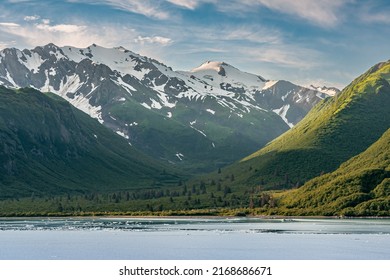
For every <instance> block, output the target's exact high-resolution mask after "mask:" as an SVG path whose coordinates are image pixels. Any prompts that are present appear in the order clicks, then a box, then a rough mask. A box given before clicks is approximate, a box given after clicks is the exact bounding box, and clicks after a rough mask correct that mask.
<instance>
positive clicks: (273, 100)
mask: <svg viewBox="0 0 390 280" xmlns="http://www.w3.org/2000/svg"><path fill="white" fill-rule="evenodd" d="M210 63H211V64H213V63H212V62H210ZM210 63H209V64H210ZM214 64H215V65H214V66H215V67H216V66H218V69H217V70H218V71H214V70H215V69H214V70H210V69H208V70H199V69H198V70H199V71H196V72H185V71H173V70H172V68H171V67H168V66H166V65H164V64H163V63H161V62H158V61H157V60H154V59H151V58H147V57H144V56H141V55H138V54H135V53H133V52H131V51H129V50H126V49H125V48H123V47H118V48H103V47H100V46H97V45H96V44H93V45H91V46H89V47H87V48H75V47H70V46H67V47H61V48H60V47H58V46H56V45H54V44H49V45H46V46H42V47H36V48H35V49H33V50H27V49H25V50H22V51H20V50H17V49H5V50H3V51H1V52H0V84H1V83H2V84H3V85H5V86H8V87H16V88H18V87H26V86H30V87H33V88H36V89H39V90H41V91H44V92H53V93H55V94H57V95H59V96H61V97H63V98H64V99H66V100H67V101H69V102H70V103H71V104H72V105H74V106H75V107H77V108H79V109H81V110H82V111H84V112H85V113H87V114H89V115H90V116H91V117H93V118H96V119H97V120H98V121H99V122H100V123H102V124H104V125H105V126H107V127H109V128H110V129H111V130H113V131H114V132H116V133H117V134H119V135H121V136H122V137H124V138H125V139H126V140H127V141H128V142H129V143H131V144H132V145H134V146H136V147H137V148H138V149H140V150H142V151H144V152H145V153H147V154H148V155H149V156H152V157H156V158H159V159H163V160H165V161H167V162H170V163H172V164H176V165H178V166H181V167H184V168H187V169H188V170H190V171H191V170H192V171H194V172H206V171H211V170H213V169H215V168H218V167H220V166H224V165H226V164H229V163H232V162H234V161H236V160H238V159H239V158H242V157H243V156H245V155H247V154H249V153H252V152H254V151H256V150H257V149H259V148H260V147H262V146H263V145H264V144H266V143H267V142H268V141H270V140H272V139H273V138H275V137H277V136H278V135H280V134H281V133H283V132H284V131H286V130H288V129H289V128H290V127H292V126H294V125H295V124H296V123H297V122H299V121H300V120H301V119H302V118H303V116H304V115H306V113H307V112H308V111H309V110H310V108H311V107H312V106H313V105H314V104H316V103H317V102H319V101H320V100H322V99H323V98H325V97H326V96H327V95H326V94H324V93H322V92H319V91H316V90H311V89H307V88H303V87H300V86H297V85H294V84H292V83H282V82H280V81H276V82H275V83H274V84H272V82H270V81H268V82H267V81H266V79H264V78H262V77H261V76H259V75H254V74H250V73H246V72H242V71H240V70H238V69H237V68H235V67H233V66H231V65H229V64H227V63H225V64H224V65H222V63H219V64H218V63H214ZM217 64H218V65H217ZM215 67H214V68H215ZM220 67H222V68H221V69H223V72H224V73H222V72H220V71H219V70H221V69H219V68H220ZM204 71H206V72H207V73H206V72H204ZM219 72H220V73H219ZM222 74H224V75H222ZM174 135H178V136H180V137H179V138H182V139H178V138H177V137H174ZM181 135H184V136H185V137H184V139H183V137H181ZM186 139H193V141H194V142H195V143H197V145H196V147H198V148H197V149H195V150H194V149H193V148H192V147H189V146H188V145H184V144H183V143H184V142H186V141H188V140H186ZM233 147H235V148H233ZM177 155H183V156H179V157H178V156H177ZM211 155H213V156H214V157H215V156H216V155H219V157H220V158H221V159H220V160H215V159H214V160H213V159H212V157H211Z"/></svg>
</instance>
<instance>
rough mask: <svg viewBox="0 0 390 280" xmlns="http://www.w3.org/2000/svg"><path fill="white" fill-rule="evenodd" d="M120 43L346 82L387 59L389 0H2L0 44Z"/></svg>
mask: <svg viewBox="0 0 390 280" xmlns="http://www.w3.org/2000/svg"><path fill="white" fill-rule="evenodd" d="M50 42H52V43H55V44H57V45H59V46H64V45H71V46H76V47H86V46H89V45H91V44H92V43H96V44H98V45H101V46H105V47H115V46H123V47H125V48H127V49H129V50H132V51H134V52H136V53H140V54H142V55H146V56H149V57H152V58H155V59H158V60H160V61H161V62H163V63H165V64H167V65H168V66H171V67H173V69H175V70H190V69H192V68H195V67H197V66H198V65H200V64H201V63H203V62H204V61H206V60H218V61H225V62H227V63H229V64H232V65H233V66H235V67H237V68H239V69H240V70H243V71H246V72H251V73H255V74H259V75H262V76H263V77H265V78H267V79H285V80H290V81H292V82H295V83H298V84H301V85H309V84H315V85H327V86H337V87H340V88H342V87H344V86H346V85H347V84H348V83H350V82H351V81H352V80H353V79H354V78H355V77H356V76H358V75H359V74H361V73H363V72H364V71H366V70H367V69H368V68H369V67H371V66H372V65H374V64H376V63H378V62H380V61H385V60H389V59H390V47H389V46H390V2H389V1H387V0H367V1H359V0H318V1H314V0H295V1H294V0H230V1H229V0H63V1H61V0H58V1H57V0H55V1H44V0H43V1H42V0H39V1H37V0H3V1H1V2H0V49H3V48H7V47H17V48H21V49H22V48H33V47H35V46H41V45H44V44H47V43H50Z"/></svg>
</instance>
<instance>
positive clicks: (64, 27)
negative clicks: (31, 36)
mask: <svg viewBox="0 0 390 280" xmlns="http://www.w3.org/2000/svg"><path fill="white" fill-rule="evenodd" d="M36 28H37V29H40V30H43V31H47V32H49V33H50V32H60V33H61V32H62V33H82V32H83V31H85V29H86V26H79V25H74V24H58V25H49V24H45V23H41V24H37V25H36Z"/></svg>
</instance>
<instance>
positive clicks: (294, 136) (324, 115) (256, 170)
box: [225, 61, 390, 189]
mask: <svg viewBox="0 0 390 280" xmlns="http://www.w3.org/2000/svg"><path fill="white" fill-rule="evenodd" d="M389 82H390V61H388V62H384V63H380V64H378V65H375V66H374V67H372V68H371V69H370V70H369V71H367V72H366V73H365V74H363V75H361V76H360V77H358V78H357V79H356V80H354V81H353V82H352V83H351V84H350V85H349V86H347V87H346V88H345V89H344V90H343V91H342V92H341V93H340V94H339V95H338V96H336V97H334V98H328V99H326V100H324V101H323V102H321V103H319V104H318V105H317V106H316V107H315V108H313V109H312V110H311V111H310V112H309V114H308V115H307V116H306V117H305V118H304V119H303V120H302V121H301V122H300V123H298V125H296V126H295V127H294V128H293V129H291V130H289V131H288V132H286V133H284V134H283V135H281V136H280V137H278V138H276V139H275V140H273V141H272V142H270V143H269V144H268V145H267V146H265V147H264V148H263V149H261V150H259V151H257V152H256V153H254V154H252V155H250V156H248V157H246V158H244V159H243V160H242V161H241V162H239V163H236V164H234V165H232V166H230V167H229V168H226V169H225V170H226V172H227V173H228V174H234V176H235V179H236V180H235V184H236V185H240V184H241V185H245V186H259V185H260V186H262V188H263V189H283V188H291V187H296V186H299V185H302V184H303V183H304V182H305V181H307V180H309V179H311V178H314V177H316V176H319V175H320V174H323V173H328V172H331V171H334V170H335V169H336V168H337V167H338V166H339V165H340V164H341V163H343V162H345V161H346V160H348V159H350V158H351V157H353V156H355V155H357V154H359V153H361V152H363V151H364V150H365V149H367V148H368V147H369V146H370V145H371V144H372V143H374V142H375V141H376V140H377V139H378V138H379V137H380V136H381V135H382V134H383V133H384V132H385V131H386V130H387V129H388V128H389V127H390V110H389V108H390V84H389Z"/></svg>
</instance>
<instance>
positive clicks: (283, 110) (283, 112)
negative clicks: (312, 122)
mask: <svg viewBox="0 0 390 280" xmlns="http://www.w3.org/2000/svg"><path fill="white" fill-rule="evenodd" d="M288 109H290V104H287V105H283V106H282V107H281V108H279V109H275V110H272V111H273V112H275V113H276V114H278V115H279V116H280V117H281V118H282V119H283V121H284V122H285V123H286V124H287V125H288V126H289V127H290V128H291V127H293V126H294V124H292V123H290V122H289V121H288V119H287V118H286V115H287V112H288Z"/></svg>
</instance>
